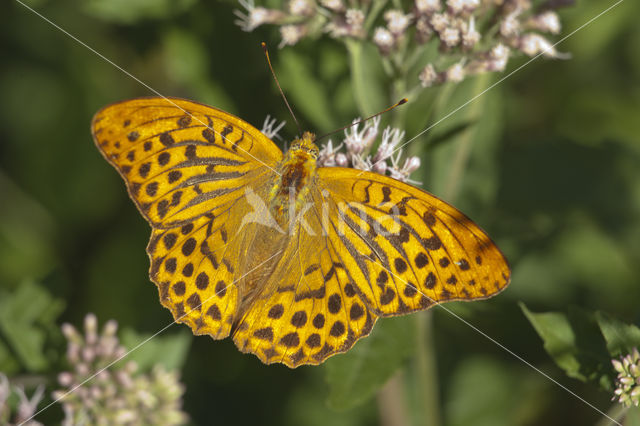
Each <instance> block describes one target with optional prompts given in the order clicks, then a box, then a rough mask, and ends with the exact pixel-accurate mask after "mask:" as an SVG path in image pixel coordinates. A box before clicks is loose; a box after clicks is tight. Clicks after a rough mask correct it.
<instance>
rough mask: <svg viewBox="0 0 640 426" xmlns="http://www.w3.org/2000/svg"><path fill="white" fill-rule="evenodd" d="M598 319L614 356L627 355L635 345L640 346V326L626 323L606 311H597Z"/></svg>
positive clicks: (610, 351) (608, 347)
mask: <svg viewBox="0 0 640 426" xmlns="http://www.w3.org/2000/svg"><path fill="white" fill-rule="evenodd" d="M595 316H596V321H598V325H599V326H600V330H601V331H602V335H603V336H604V339H605V340H606V342H607V349H608V350H609V354H611V355H612V356H617V355H626V354H628V353H630V352H631V351H632V350H633V348H634V347H637V348H640V328H638V327H636V326H635V325H629V324H625V323H623V322H622V321H619V320H617V319H615V318H613V317H612V316H610V315H608V314H605V313H604V312H596V314H595Z"/></svg>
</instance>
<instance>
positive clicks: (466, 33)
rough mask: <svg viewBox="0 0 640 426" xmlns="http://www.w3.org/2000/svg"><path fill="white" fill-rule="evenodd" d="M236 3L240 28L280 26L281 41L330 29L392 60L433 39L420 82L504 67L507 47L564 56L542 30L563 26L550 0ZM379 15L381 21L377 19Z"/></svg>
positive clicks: (555, 30)
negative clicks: (537, 3) (538, 1)
mask: <svg viewBox="0 0 640 426" xmlns="http://www.w3.org/2000/svg"><path fill="white" fill-rule="evenodd" d="M240 4H241V5H242V6H243V7H244V9H246V11H244V12H243V11H236V15H237V16H238V18H239V20H237V21H236V23H237V24H238V25H239V26H240V27H241V28H242V29H243V30H245V31H253V30H254V29H255V28H257V27H258V26H260V25H263V24H275V25H278V26H280V34H281V37H282V41H281V43H280V47H283V46H286V45H294V44H296V43H297V42H298V41H299V40H300V39H302V38H303V37H307V36H317V35H319V34H322V33H328V34H329V35H330V36H332V37H334V38H345V37H348V38H354V39H359V40H370V41H372V42H373V43H374V44H375V45H376V46H377V47H378V50H379V51H380V53H381V54H382V55H383V56H384V57H389V56H391V57H394V56H398V55H400V56H403V57H401V58H398V57H396V58H395V59H396V60H395V62H396V63H405V62H406V59H407V56H408V55H407V52H408V51H410V49H408V48H407V47H408V45H409V43H410V42H413V45H411V46H413V47H416V48H418V49H419V48H420V46H422V45H424V44H426V43H427V42H431V41H432V40H436V42H437V43H438V45H439V48H440V53H441V54H440V55H439V58H438V63H435V64H428V65H426V66H425V67H424V68H423V70H422V72H421V73H420V76H419V80H420V83H421V84H422V86H423V87H429V86H432V85H435V84H441V83H444V82H448V81H453V82H459V81H461V80H462V79H464V78H465V77H466V76H469V75H473V74H478V73H482V72H491V71H503V70H504V69H505V67H506V65H507V62H508V60H509V57H510V56H511V55H512V51H520V52H522V53H524V54H526V55H528V56H536V55H539V54H542V55H544V56H546V57H549V58H564V57H566V56H565V55H564V54H562V53H559V52H558V51H556V49H555V48H554V47H553V44H552V43H551V42H550V41H549V40H548V39H547V38H545V36H544V34H551V35H557V34H559V33H560V29H561V26H560V19H559V18H558V15H557V14H556V12H555V11H553V10H551V9H550V8H549V7H550V6H549V4H551V3H550V2H548V3H547V4H546V6H545V7H547V9H544V10H538V9H537V8H534V7H533V5H532V1H531V0H413V4H412V5H411V10H407V11H403V10H401V9H397V8H395V9H387V10H382V11H380V10H379V8H378V7H376V5H377V4H378V3H376V2H369V1H355V2H353V1H350V2H344V0H318V1H317V2H316V1H315V0H287V2H286V7H285V8H284V10H276V9H266V8H264V7H259V6H255V4H254V3H253V0H240ZM394 5H395V3H394ZM378 14H379V15H378ZM376 22H379V23H382V22H384V25H380V26H377V27H374V23H376ZM412 56H419V55H413V54H412Z"/></svg>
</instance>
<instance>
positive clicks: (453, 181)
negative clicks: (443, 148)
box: [442, 74, 489, 201]
mask: <svg viewBox="0 0 640 426" xmlns="http://www.w3.org/2000/svg"><path fill="white" fill-rule="evenodd" d="M488 81H489V74H482V75H479V76H478V77H476V81H475V83H476V86H475V88H474V91H473V93H474V94H477V93H480V92H481V91H482V90H483V89H484V88H485V87H487V83H488ZM482 106H483V103H482V102H472V103H471V104H470V105H469V106H467V108H469V111H467V115H468V116H470V117H478V116H479V115H480V110H481V109H482ZM474 134H475V133H474V132H473V131H472V129H467V130H466V131H465V132H464V133H463V134H462V135H461V136H460V141H459V142H458V147H457V149H456V152H455V155H454V157H453V162H452V164H451V167H450V169H449V170H450V172H449V177H448V179H447V180H446V182H447V183H446V186H445V188H444V190H443V192H442V195H443V197H445V199H446V200H449V201H453V200H454V199H455V198H456V196H457V195H458V191H459V190H460V183H461V182H462V179H463V175H464V171H465V169H466V167H467V163H468V160H469V155H470V153H471V148H472V146H473V139H474Z"/></svg>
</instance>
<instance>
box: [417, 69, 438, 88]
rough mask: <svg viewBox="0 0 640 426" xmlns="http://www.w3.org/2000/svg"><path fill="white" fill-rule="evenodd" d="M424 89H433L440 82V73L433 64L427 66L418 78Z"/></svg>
mask: <svg viewBox="0 0 640 426" xmlns="http://www.w3.org/2000/svg"><path fill="white" fill-rule="evenodd" d="M418 78H419V79H420V84H422V87H431V86H433V85H434V83H436V82H437V81H438V73H437V72H436V69H435V68H434V67H433V65H432V64H429V65H427V66H426V67H424V69H423V70H422V71H421V72H420V75H419V76H418Z"/></svg>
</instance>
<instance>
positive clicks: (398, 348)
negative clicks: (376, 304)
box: [325, 317, 415, 410]
mask: <svg viewBox="0 0 640 426" xmlns="http://www.w3.org/2000/svg"><path fill="white" fill-rule="evenodd" d="M414 339H415V321H414V320H413V318H407V317H404V318H389V319H386V320H383V321H378V323H377V324H376V325H375V327H374V329H373V331H372V333H371V335H370V336H369V337H368V338H366V339H363V340H361V341H359V342H358V343H357V344H356V345H355V347H354V348H353V349H352V350H350V351H349V352H347V353H346V354H342V355H337V356H335V357H333V358H330V359H329V360H328V361H327V362H326V366H325V368H326V370H327V375H326V380H327V382H328V383H329V398H328V402H329V405H330V406H331V407H333V408H335V409H337V410H347V409H349V408H352V407H354V406H356V405H358V404H361V403H362V402H363V401H366V400H368V399H369V398H371V396H372V395H373V394H374V393H375V392H376V391H377V390H379V389H380V387H381V386H382V385H384V383H385V382H386V381H387V380H389V378H390V377H391V376H392V375H393V373H395V372H396V371H397V370H398V369H399V368H400V367H401V366H402V364H403V362H404V361H406V359H407V358H408V356H409V355H410V354H411V353H412V352H413V351H414V347H415V343H414Z"/></svg>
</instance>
